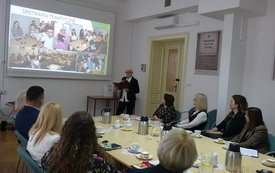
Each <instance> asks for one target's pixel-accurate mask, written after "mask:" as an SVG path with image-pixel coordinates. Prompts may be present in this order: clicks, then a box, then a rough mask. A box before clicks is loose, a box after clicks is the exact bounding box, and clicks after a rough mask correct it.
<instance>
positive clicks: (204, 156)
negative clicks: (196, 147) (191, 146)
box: [199, 152, 213, 173]
mask: <svg viewBox="0 0 275 173" xmlns="http://www.w3.org/2000/svg"><path fill="white" fill-rule="evenodd" d="M199 173H213V153H212V152H202V153H201V163H200V167H199Z"/></svg>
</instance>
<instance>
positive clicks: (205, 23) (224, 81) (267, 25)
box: [0, 0, 275, 170]
mask: <svg viewBox="0 0 275 173" xmlns="http://www.w3.org/2000/svg"><path fill="white" fill-rule="evenodd" d="M12 1H13V0H11V2H12ZM27 1H28V0H26V2H27ZM9 2H10V1H9V0H4V1H1V2H0V9H1V12H0V13H1V17H0V22H1V23H3V24H4V25H5V27H3V28H5V29H2V30H0V35H1V36H2V37H3V38H6V35H7V32H8V31H7V30H8V29H7V28H8V27H9V26H8V25H9V24H8V22H7V19H8V18H9V14H8V10H7V9H6V7H7V6H9ZM14 2H16V3H18V0H14ZM238 2H240V3H239V4H238V5H236V4H234V3H233V2H232V3H230V2H226V5H224V4H223V3H224V1H223V2H216V1H215V2H213V0H205V1H203V0H198V1H189V0H182V1H180V0H178V1H173V0H172V1H171V5H170V6H167V7H165V2H164V1H161V2H159V1H157V0H151V1H148V2H147V1H144V2H142V3H138V2H136V1H135V0H115V1H113V0H112V1H111V0H101V1H100V0H89V1H74V0H64V1H63V0H50V1H49V2H43V1H42V0H36V2H34V3H33V4H32V5H31V6H29V8H34V7H35V6H39V5H41V4H43V3H45V4H46V6H45V7H46V8H45V9H49V7H50V6H51V5H50V4H53V6H55V7H53V8H52V9H51V10H52V12H55V13H57V12H58V13H61V14H65V15H69V16H70V15H71V16H73V14H76V13H77V12H75V11H73V10H72V12H71V14H70V11H68V10H64V9H66V8H72V9H73V8H76V6H77V8H84V9H85V10H86V9H90V10H93V9H96V10H99V11H104V12H106V13H112V14H115V25H114V27H115V28H114V31H113V35H112V36H110V40H111V41H113V46H112V48H111V49H110V50H109V52H108V53H109V56H110V54H111V56H110V57H111V58H110V61H109V62H108V65H107V67H108V76H107V77H106V78H102V79H101V78H96V79H90V80H89V79H88V80H87V79H80V80H79V79H76V78H74V79H68V78H67V77H65V78H62V77H58V78H52V77H45V78H44V77H37V76H36V77H28V76H8V75H7V67H6V65H7V56H9V55H8V54H7V46H6V44H7V39H1V41H0V52H1V53H0V55H1V56H0V60H1V62H2V63H1V68H0V81H1V82H0V83H1V88H0V89H1V90H0V91H1V92H0V101H1V104H0V110H1V111H2V114H5V113H9V112H10V110H11V107H9V106H7V105H5V103H7V102H9V101H14V100H15V98H16V95H17V94H18V93H19V92H20V91H21V90H23V89H27V88H28V87H30V86H32V85H40V86H42V87H43V88H44V89H45V102H49V101H55V102H58V103H60V104H61V105H62V109H63V117H64V118H68V116H69V115H71V114H72V113H73V112H75V111H77V110H86V109H87V96H102V95H103V94H104V86H106V85H112V83H113V82H119V81H120V80H121V77H123V76H124V75H125V73H124V71H125V69H126V68H132V69H133V72H134V73H133V76H134V77H135V78H136V79H138V81H139V85H140V93H139V94H137V100H136V106H135V115H137V116H141V115H147V116H148V117H152V115H151V114H150V108H149V106H148V105H150V104H151V105H153V106H152V109H155V108H156V105H159V104H160V100H161V97H162V95H163V94H164V92H165V87H164V86H163V84H162V83H161V82H162V80H163V78H164V77H165V76H163V74H160V78H158V79H156V78H150V77H151V76H152V73H153V72H152V69H153V68H154V67H155V66H154V64H153V63H152V62H154V63H156V64H158V63H157V62H156V61H154V59H153V58H152V53H153V48H154V47H153V45H154V44H155V43H156V44H157V43H163V42H165V43H167V42H168V41H170V40H178V39H180V40H183V47H182V56H181V62H180V64H179V65H180V67H179V68H180V73H181V74H180V76H181V77H182V78H180V81H179V82H178V83H177V84H178V86H180V88H178V89H179V93H180V94H179V96H178V97H177V101H178V106H177V107H176V109H177V110H179V111H188V110H189V109H190V108H192V107H193V105H192V100H193V97H194V95H195V94H196V93H200V92H201V93H204V94H206V95H207V97H208V109H209V110H214V109H217V123H219V122H221V121H222V120H223V119H224V117H225V116H226V114H227V113H228V112H229V106H228V105H229V102H230V99H231V96H232V95H234V94H241V95H243V96H245V97H246V98H247V101H248V104H249V106H255V107H259V108H260V109H261V110H262V112H263V117H264V121H265V124H266V127H267V129H268V133H270V134H272V135H275V127H274V126H273V122H274V118H273V113H274V111H275V110H274V106H273V100H274V98H275V94H274V92H273V88H274V86H275V84H274V79H275V69H274V68H275V63H274V62H275V61H274V49H275V41H274V38H275V33H274V29H275V24H274V22H273V21H272V19H273V18H274V17H275V10H274V9H273V8H272V7H274V6H275V2H273V1H272V0H264V1H263V2H261V3H259V2H258V1H256V0H255V1H253V2H251V3H250V4H249V5H245V4H242V2H245V0H238ZM209 4H213V7H210V6H209ZM61 6H64V7H65V8H64V9H63V10H60V7H61ZM140 9H144V12H143V13H140ZM175 16H177V17H179V18H178V19H179V21H178V24H173V23H171V20H172V19H175ZM167 23H169V24H172V25H171V26H168V27H166V28H165V27H164V28H165V29H159V27H162V26H165V25H166V24H167ZM156 28H157V29H156ZM216 31H220V39H219V41H220V42H219V48H218V54H217V69H216V70H214V72H213V71H211V70H198V69H197V60H198V58H199V56H198V50H197V48H198V47H197V46H198V35H199V34H203V33H208V32H216ZM26 50H28V49H26ZM30 52H31V51H30ZM68 55H69V56H71V55H70V53H68ZM144 65H146V69H144ZM206 69H207V68H206ZM154 77H155V76H154ZM161 77H163V78H161ZM150 81H154V82H155V81H157V84H158V85H159V86H160V90H161V91H160V94H158V95H157V97H156V99H155V100H159V102H156V103H154V104H152V103H151V102H150V98H151V97H152V95H151V94H152V89H154V88H152V87H151V86H150V85H151V83H150ZM111 103H113V101H111ZM89 106H90V107H91V108H90V109H89V110H88V111H89V112H90V113H91V115H93V114H94V112H93V109H92V108H94V105H93V104H92V103H91V104H90V105H89ZM105 106H106V104H105V102H104V101H99V102H97V106H96V109H95V114H96V117H98V116H101V110H102V109H103V108H104V107H105ZM111 108H112V110H113V107H112V105H111ZM2 114H1V113H0V120H1V121H2V120H6V118H7V117H6V116H3V115H2ZM186 117H187V114H182V119H184V118H186ZM136 130H137V129H136ZM0 133H3V134H1V136H2V137H3V136H4V137H3V139H8V140H9V139H11V140H12V141H9V142H8V144H10V142H11V143H12V145H13V148H14V151H12V152H9V153H13V155H14V156H13V157H14V159H13V163H12V164H13V165H14V166H15V165H16V164H17V161H18V160H17V159H18V157H17V156H18V154H17V152H16V148H17V146H18V143H17V141H16V138H15V136H14V133H11V132H10V131H6V132H0ZM4 133H5V134H4ZM198 140H199V139H196V141H198ZM1 141H2V138H1ZM0 145H1V146H4V145H2V144H0ZM5 146H6V145H5ZM10 147H11V146H9V148H10ZM0 148H1V147H0ZM3 150H5V148H4V149H3ZM9 150H11V149H9ZM7 151H8V150H7ZM7 158H8V157H7ZM7 158H4V159H3V161H1V165H4V164H5V163H6V161H7ZM154 158H155V157H154ZM244 159H245V157H244ZM260 165H261V164H260ZM261 166H262V167H261V168H265V169H269V170H274V168H270V167H265V166H263V165H261Z"/></svg>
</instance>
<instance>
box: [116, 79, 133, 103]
mask: <svg viewBox="0 0 275 173" xmlns="http://www.w3.org/2000/svg"><path fill="white" fill-rule="evenodd" d="M126 80H127V81H128V82H129V83H130V82H131V80H132V77H130V78H126ZM119 100H120V101H121V102H129V100H128V98H127V91H125V90H123V91H122V97H121V99H119Z"/></svg>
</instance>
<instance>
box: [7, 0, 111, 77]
mask: <svg viewBox="0 0 275 173" xmlns="http://www.w3.org/2000/svg"><path fill="white" fill-rule="evenodd" d="M109 33H110V25H109V24H104V23H99V22H94V21H89V20H84V19H79V18H75V17H68V16H64V15H60V14H54V13H49V12H45V11H38V10H33V9H29V8H24V7H18V6H14V5H12V6H11V16H10V36H9V51H8V52H9V57H8V68H9V69H10V68H12V69H22V70H39V71H55V72H64V73H68V72H69V73H88V74H106V65H107V61H108V46H109Z"/></svg>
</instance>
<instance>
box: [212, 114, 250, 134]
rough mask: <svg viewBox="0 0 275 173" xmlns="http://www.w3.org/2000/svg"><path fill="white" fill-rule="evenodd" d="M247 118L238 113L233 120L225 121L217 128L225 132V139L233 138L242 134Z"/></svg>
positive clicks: (227, 119)
mask: <svg viewBox="0 0 275 173" xmlns="http://www.w3.org/2000/svg"><path fill="white" fill-rule="evenodd" d="M245 123H246V121H245V116H244V114H242V113H241V112H238V113H236V114H235V115H234V116H233V117H232V118H226V119H224V120H223V121H222V122H221V123H220V124H219V125H217V126H216V127H217V128H218V130H219V131H221V132H223V135H222V136H223V137H228V138H231V139H232V138H233V137H235V136H236V135H238V134H240V133H241V131H242V129H243V127H244V125H245Z"/></svg>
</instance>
